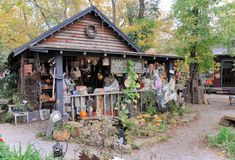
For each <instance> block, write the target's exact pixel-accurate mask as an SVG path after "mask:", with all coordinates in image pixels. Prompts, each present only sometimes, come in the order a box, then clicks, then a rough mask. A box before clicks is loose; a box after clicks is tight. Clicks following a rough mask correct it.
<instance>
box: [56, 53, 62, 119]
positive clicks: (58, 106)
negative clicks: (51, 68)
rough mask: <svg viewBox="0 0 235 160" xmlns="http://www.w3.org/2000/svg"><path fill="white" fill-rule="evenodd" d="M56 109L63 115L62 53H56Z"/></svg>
mask: <svg viewBox="0 0 235 160" xmlns="http://www.w3.org/2000/svg"><path fill="white" fill-rule="evenodd" d="M56 110H58V111H60V113H61V115H64V103H63V55H62V54H60V52H58V53H57V54H56Z"/></svg>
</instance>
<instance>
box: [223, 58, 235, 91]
mask: <svg viewBox="0 0 235 160" xmlns="http://www.w3.org/2000/svg"><path fill="white" fill-rule="evenodd" d="M233 63H234V62H233V61H223V62H222V68H223V70H222V71H223V72H222V86H223V87H235V70H234V67H233Z"/></svg>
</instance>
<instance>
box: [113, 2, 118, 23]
mask: <svg viewBox="0 0 235 160" xmlns="http://www.w3.org/2000/svg"><path fill="white" fill-rule="evenodd" d="M116 2H117V0H112V11H113V23H114V24H116Z"/></svg>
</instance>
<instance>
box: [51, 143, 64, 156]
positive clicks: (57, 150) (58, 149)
mask: <svg viewBox="0 0 235 160" xmlns="http://www.w3.org/2000/svg"><path fill="white" fill-rule="evenodd" d="M52 148H53V155H54V157H62V156H63V146H62V145H61V144H60V143H59V142H57V143H56V144H55V145H54V146H53V147H52Z"/></svg>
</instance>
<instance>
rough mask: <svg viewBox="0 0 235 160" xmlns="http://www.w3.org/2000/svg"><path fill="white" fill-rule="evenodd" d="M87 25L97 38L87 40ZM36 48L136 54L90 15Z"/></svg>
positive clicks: (99, 20)
mask: <svg viewBox="0 0 235 160" xmlns="http://www.w3.org/2000/svg"><path fill="white" fill-rule="evenodd" d="M89 24H94V25H95V26H96V30H97V36H96V37H95V38H94V39H90V38H88V37H87V36H86V34H85V28H86V26H87V25H89ZM36 47H45V48H47V47H48V48H71V49H81V50H83V49H84V50H91V51H92V50H93V51H94V50H97V51H98V50H101V51H113V52H122V51H127V52H128V51H132V52H136V50H135V49H133V48H132V47H131V45H129V44H128V43H127V42H126V41H124V40H123V39H122V38H121V36H120V35H118V34H117V33H116V32H115V31H114V30H113V29H112V28H111V27H109V26H107V24H106V23H104V22H102V21H101V19H100V17H97V16H95V15H94V14H92V13H90V14H87V15H86V16H85V17H83V18H81V19H79V20H77V21H75V22H74V23H73V24H70V25H68V26H66V27H65V28H63V29H61V30H60V31H57V32H56V33H54V34H53V35H52V36H51V37H49V38H47V39H45V40H43V41H41V42H40V43H39V44H37V45H36Z"/></svg>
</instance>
